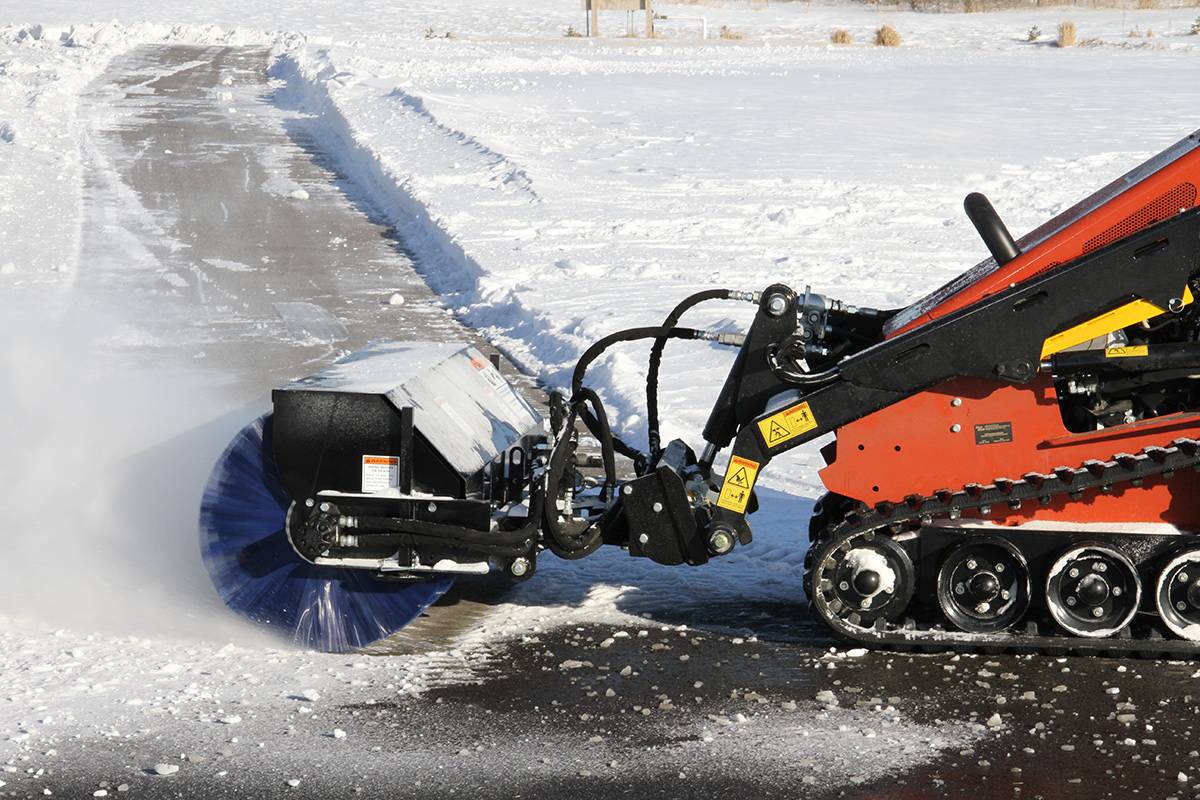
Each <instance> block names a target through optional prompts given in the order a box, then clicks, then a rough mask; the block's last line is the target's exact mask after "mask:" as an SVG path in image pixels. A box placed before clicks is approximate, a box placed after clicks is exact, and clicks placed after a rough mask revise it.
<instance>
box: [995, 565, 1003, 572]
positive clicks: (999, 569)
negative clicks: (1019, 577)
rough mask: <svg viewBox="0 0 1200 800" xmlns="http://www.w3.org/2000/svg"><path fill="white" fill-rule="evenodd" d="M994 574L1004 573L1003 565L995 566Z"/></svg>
mask: <svg viewBox="0 0 1200 800" xmlns="http://www.w3.org/2000/svg"><path fill="white" fill-rule="evenodd" d="M996 572H1004V565H1003V564H997V565H996Z"/></svg>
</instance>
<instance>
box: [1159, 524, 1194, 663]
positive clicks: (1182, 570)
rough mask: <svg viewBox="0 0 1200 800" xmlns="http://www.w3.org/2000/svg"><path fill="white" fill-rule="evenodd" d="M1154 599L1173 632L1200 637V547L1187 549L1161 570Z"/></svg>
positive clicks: (1188, 636)
mask: <svg viewBox="0 0 1200 800" xmlns="http://www.w3.org/2000/svg"><path fill="white" fill-rule="evenodd" d="M1154 602H1155V604H1156V605H1157V606H1158V615H1159V617H1161V618H1162V621H1163V624H1164V625H1166V626H1167V627H1168V628H1170V630H1171V632H1172V633H1174V634H1175V635H1176V636H1178V637H1179V638H1181V639H1187V640H1188V641H1192V642H1197V641H1200V548H1195V547H1194V548H1192V549H1190V550H1185V551H1183V552H1181V553H1179V554H1177V555H1176V556H1175V557H1174V558H1172V559H1171V560H1170V561H1168V562H1167V565H1166V566H1165V567H1163V568H1162V570H1161V571H1160V572H1159V573H1158V580H1157V581H1156V583H1155V587H1154Z"/></svg>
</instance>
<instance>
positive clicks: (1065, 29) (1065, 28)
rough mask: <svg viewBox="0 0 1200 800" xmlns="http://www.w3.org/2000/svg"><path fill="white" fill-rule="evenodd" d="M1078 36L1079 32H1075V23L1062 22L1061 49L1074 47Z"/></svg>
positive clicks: (1059, 35)
mask: <svg viewBox="0 0 1200 800" xmlns="http://www.w3.org/2000/svg"><path fill="white" fill-rule="evenodd" d="M1077 36H1078V31H1076V30H1075V23H1074V22H1071V21H1070V20H1066V21H1065V22H1060V23H1059V24H1058V46H1059V47H1074V46H1075V41H1076V38H1077Z"/></svg>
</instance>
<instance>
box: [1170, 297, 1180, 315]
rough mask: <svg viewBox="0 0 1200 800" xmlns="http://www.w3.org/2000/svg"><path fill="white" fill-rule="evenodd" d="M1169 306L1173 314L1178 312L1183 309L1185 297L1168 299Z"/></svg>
mask: <svg viewBox="0 0 1200 800" xmlns="http://www.w3.org/2000/svg"><path fill="white" fill-rule="evenodd" d="M1167 308H1168V309H1170V310H1171V313H1173V314H1178V313H1179V312H1180V311H1183V298H1181V297H1172V298H1171V299H1170V300H1168V301H1167Z"/></svg>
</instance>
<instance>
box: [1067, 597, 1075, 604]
mask: <svg viewBox="0 0 1200 800" xmlns="http://www.w3.org/2000/svg"><path fill="white" fill-rule="evenodd" d="M1067 605H1069V606H1073V605H1075V598H1074V597H1068V598H1067Z"/></svg>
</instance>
